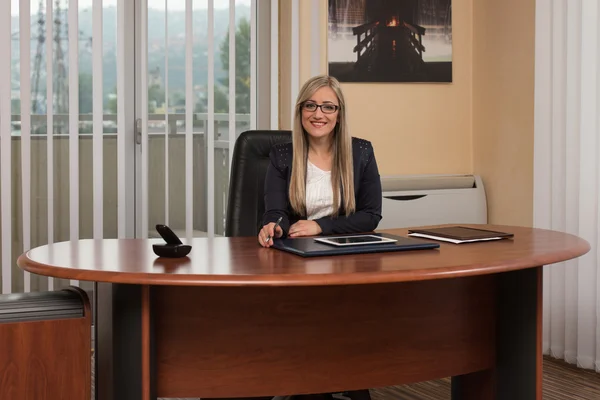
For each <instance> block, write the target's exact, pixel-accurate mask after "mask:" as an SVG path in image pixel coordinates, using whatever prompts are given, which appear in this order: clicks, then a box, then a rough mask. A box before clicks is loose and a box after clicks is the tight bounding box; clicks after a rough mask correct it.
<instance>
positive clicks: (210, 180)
mask: <svg viewBox="0 0 600 400" xmlns="http://www.w3.org/2000/svg"><path fill="white" fill-rule="evenodd" d="M207 17H208V33H207V36H208V129H207V131H208V135H207V136H208V137H207V139H206V150H207V157H206V163H207V168H206V170H207V174H208V177H207V190H206V192H207V193H208V195H207V196H206V197H207V199H206V207H207V208H206V209H207V213H206V223H207V235H208V237H214V234H215V195H214V193H215V32H214V29H215V28H214V26H215V5H214V1H213V0H208V13H207Z"/></svg>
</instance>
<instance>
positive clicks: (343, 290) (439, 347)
mask: <svg viewBox="0 0 600 400" xmlns="http://www.w3.org/2000/svg"><path fill="white" fill-rule="evenodd" d="M484 227H488V228H490V229H496V230H504V231H510V232H513V233H514V234H515V238H514V240H502V241H496V242H487V243H473V244H463V245H453V244H442V245H441V247H440V249H438V250H424V251H423V250H420V251H412V252H405V253H402V252H400V253H382V254H365V255H349V256H335V257H319V258H314V259H304V258H301V257H299V256H295V255H292V254H287V253H284V252H281V251H278V250H275V249H263V248H261V247H259V246H258V244H257V242H256V238H253V237H252V238H215V239H206V238H196V239H194V240H193V242H192V245H193V250H192V252H191V253H190V255H189V258H185V259H171V260H168V259H167V260H163V259H158V258H157V257H156V256H155V255H154V254H153V253H152V249H151V243H153V241H149V240H141V239H140V240H134V239H123V240H110V239H107V240H81V241H79V242H73V243H70V242H63V243H57V244H53V245H49V246H43V247H39V248H36V249H33V250H31V251H28V252H27V253H25V254H23V255H22V256H21V257H20V258H19V260H18V264H19V266H20V267H21V268H23V269H25V270H27V271H29V272H32V273H36V274H41V275H47V276H54V277H59V278H67V279H79V280H88V281H96V282H103V283H100V284H98V286H97V294H98V298H99V301H98V314H97V317H98V318H97V327H98V329H99V330H98V336H97V345H98V348H97V349H98V350H97V351H98V363H99V364H98V373H97V379H98V381H97V382H96V387H97V388H98V396H99V397H98V398H99V399H105V398H111V399H128V400H135V399H150V398H152V399H154V398H156V397H157V396H158V397H236V396H262V395H278V394H293V393H315V392H335V391H343V390H354V389H364V388H373V387H380V386H388V385H396V384H403V383H409V382H415V381H424V380H431V379H437V378H442V377H448V376H452V377H453V379H452V398H453V399H464V400H485V399H502V400H521V399H523V400H525V399H527V400H529V399H541V398H542V397H541V396H542V390H541V385H542V348H541V340H542V266H543V265H547V264H552V263H555V262H559V261H564V260H567V259H571V258H574V257H578V256H580V255H582V254H584V253H586V252H587V251H588V250H589V245H588V243H587V242H586V241H584V240H582V239H580V238H578V237H575V236H572V235H568V234H564V233H559V232H554V231H548V230H539V229H529V228H521V227H506V226H484ZM389 232H390V233H393V234H399V235H406V230H393V231H389Z"/></svg>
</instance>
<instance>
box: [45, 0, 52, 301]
mask: <svg viewBox="0 0 600 400" xmlns="http://www.w3.org/2000/svg"><path fill="white" fill-rule="evenodd" d="M52 7H53V2H52V0H46V20H47V21H54V10H53V9H52ZM46 37H47V38H52V37H54V24H46ZM53 51H54V50H53V41H52V40H46V114H47V115H46V126H47V129H46V146H47V148H46V150H47V151H46V158H47V163H46V176H47V182H48V183H47V197H48V208H47V213H48V243H49V244H51V243H54V79H53V78H54V68H53V62H54V61H53ZM48 290H50V291H52V290H54V278H52V277H49V278H48Z"/></svg>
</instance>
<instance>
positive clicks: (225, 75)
mask: <svg viewBox="0 0 600 400" xmlns="http://www.w3.org/2000/svg"><path fill="white" fill-rule="evenodd" d="M136 3H137V4H136V6H135V7H134V6H133V5H132V4H131V3H130V2H129V0H93V1H91V0H68V1H67V0H40V1H37V0H35V1H31V0H11V1H2V2H0V18H1V20H0V24H1V25H0V52H2V54H4V57H2V59H1V60H0V177H1V183H0V252H1V256H0V264H1V269H0V271H1V286H0V288H1V293H12V292H22V291H31V290H55V289H59V288H62V287H65V286H68V285H70V284H74V285H80V286H82V287H84V288H86V289H91V284H90V283H88V282H76V281H73V282H67V281H63V280H61V279H52V278H51V279H48V278H45V277H41V276H35V275H30V274H28V273H24V272H23V271H22V270H20V269H19V268H18V267H17V266H16V259H17V257H18V256H19V255H20V254H21V253H22V252H24V251H26V250H28V249H30V248H32V247H36V246H40V245H45V244H48V243H54V242H57V241H65V240H79V239H101V238H121V237H129V236H137V237H153V236H155V232H154V225H155V224H157V223H166V224H169V225H170V226H171V227H172V228H173V229H174V230H175V231H176V232H178V233H179V234H181V235H182V236H185V237H188V238H191V237H193V236H208V237H211V236H217V235H222V234H223V233H224V230H225V228H224V224H225V210H226V202H227V194H228V185H229V181H228V180H229V172H230V168H231V157H232V150H233V146H234V144H235V140H236V138H237V136H238V135H239V134H240V133H241V132H242V131H244V130H248V129H253V128H255V127H256V120H257V117H256V115H257V105H256V104H257V102H256V97H257V89H258V87H257V65H258V64H257V60H258V58H257V52H256V49H257V43H256V38H257V33H256V29H257V12H256V9H257V7H258V4H257V2H256V0H237V1H235V0H208V1H198V0H179V1H175V0H136ZM277 3H278V2H277V0H273V1H271V2H270V6H271V17H270V21H264V22H263V24H261V25H265V26H266V27H267V28H268V29H271V39H272V42H271V44H270V49H269V51H270V54H271V57H273V58H274V59H275V61H273V60H271V61H270V62H269V65H270V68H271V71H270V74H271V78H270V80H269V81H267V82H265V85H266V91H267V92H270V93H271V104H274V105H276V104H277V97H276V96H275V95H274V94H276V93H277V91H278V80H277V76H278V75H277V71H276V66H277V65H278V64H277V61H276V60H277V57H278V56H277V47H278V46H277V41H276V38H277V22H278V17H277ZM138 5H139V7H138ZM136 12H137V13H139V14H137V15H136V14H135V13H136ZM134 20H136V21H139V24H134V23H132V21H134ZM157 20H161V21H163V24H162V25H161V27H159V26H157V24H156V21H157ZM179 21H184V24H183V26H182V25H181V24H180V23H179ZM265 22H266V23H265ZM136 26H139V31H135V30H134V29H136V28H135V27H136ZM132 37H135V40H134V41H133V39H131V38H132ZM132 43H134V44H133V45H132ZM135 65H137V66H138V67H136V68H137V69H135V70H133V68H134V66H135ZM129 71H134V72H133V76H134V78H135V84H132V83H131V82H130V79H129V76H130V75H129ZM131 99H139V100H138V101H137V103H136V104H135V106H132V105H131V104H130V103H131V102H130V100H131ZM270 117H271V118H270V121H271V123H272V125H273V127H276V125H277V114H276V113H271V114H270ZM132 143H135V147H133V145H132ZM133 159H135V162H132V161H131V160H133ZM131 165H134V166H135V171H134V172H133V173H132V171H130V170H128V169H129V166H131ZM130 210H134V213H135V218H131V215H130ZM130 221H133V225H135V226H130ZM132 232H135V233H134V234H132Z"/></svg>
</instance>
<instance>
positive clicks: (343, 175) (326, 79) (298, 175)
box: [289, 75, 356, 216]
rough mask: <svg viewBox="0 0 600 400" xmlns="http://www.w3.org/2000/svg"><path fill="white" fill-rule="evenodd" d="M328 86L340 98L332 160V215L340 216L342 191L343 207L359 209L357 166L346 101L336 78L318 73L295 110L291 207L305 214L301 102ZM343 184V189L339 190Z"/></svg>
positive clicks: (305, 152) (305, 142)
mask: <svg viewBox="0 0 600 400" xmlns="http://www.w3.org/2000/svg"><path fill="white" fill-rule="evenodd" d="M323 87H329V88H331V89H332V90H333V92H334V93H335V94H336V96H337V98H338V101H339V107H340V108H339V110H338V121H337V123H336V125H335V128H334V130H333V163H332V168H331V186H332V189H333V215H334V216H337V215H338V214H339V209H340V196H341V195H342V194H343V201H342V204H343V207H344V210H345V213H346V215H349V214H352V213H353V212H354V211H355V209H356V201H355V199H354V173H353V171H354V169H353V165H352V164H353V163H352V137H351V136H350V134H349V132H348V127H347V123H346V101H345V100H344V95H343V94H342V90H341V88H340V83H339V82H338V80H337V79H335V78H333V77H330V76H327V75H318V76H314V77H312V78H310V79H309V80H308V81H306V82H305V83H304V85H303V86H302V89H300V93H298V98H297V99H296V107H295V112H294V127H293V130H292V145H293V149H294V150H293V152H294V153H293V162H292V176H291V181H290V189H289V197H290V204H291V206H292V209H293V210H294V211H295V212H296V213H298V214H300V215H306V163H307V160H308V139H307V135H308V134H307V133H306V131H305V130H304V127H303V126H302V105H303V103H304V102H305V101H307V100H309V99H310V98H311V96H312V95H313V94H314V93H315V92H316V91H317V90H319V89H321V88H323ZM340 188H341V193H340Z"/></svg>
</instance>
